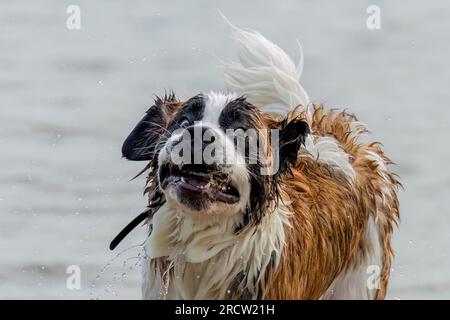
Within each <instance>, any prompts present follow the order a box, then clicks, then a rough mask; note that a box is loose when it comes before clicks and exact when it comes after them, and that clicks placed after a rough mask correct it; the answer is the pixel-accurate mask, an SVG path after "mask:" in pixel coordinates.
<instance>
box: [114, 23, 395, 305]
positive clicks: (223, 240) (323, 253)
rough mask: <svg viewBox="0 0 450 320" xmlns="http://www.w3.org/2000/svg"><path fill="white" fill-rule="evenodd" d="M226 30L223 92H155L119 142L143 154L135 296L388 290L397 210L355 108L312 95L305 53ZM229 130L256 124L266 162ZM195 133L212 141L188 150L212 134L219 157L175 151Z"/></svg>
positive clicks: (302, 295)
mask: <svg viewBox="0 0 450 320" xmlns="http://www.w3.org/2000/svg"><path fill="white" fill-rule="evenodd" d="M233 37H234V40H235V43H236V45H237V51H238V57H239V59H238V61H237V62H235V63H230V64H226V65H225V66H224V73H225V81H226V86H227V89H228V92H230V93H208V94H199V95H196V96H194V97H193V98H190V99H188V100H187V101H181V100H179V99H178V98H176V97H175V96H174V95H173V94H171V95H166V96H165V97H164V98H157V99H156V101H155V104H154V105H153V106H152V107H151V108H150V109H149V110H148V111H147V113H146V115H145V117H144V118H143V119H142V121H140V122H139V123H138V125H137V126H136V128H135V129H134V130H133V131H132V133H131V134H130V135H129V137H128V138H127V140H126V141H125V143H124V146H123V150H122V152H123V155H124V156H125V157H126V158H128V159H130V160H144V161H148V165H147V167H146V170H148V171H149V174H148V184H147V187H146V191H147V192H148V194H149V198H150V202H149V208H150V209H149V211H148V213H146V214H151V217H149V218H148V220H149V226H150V230H149V232H150V235H149V238H148V241H147V243H146V247H145V251H146V261H145V266H144V274H143V277H144V279H143V287H142V289H143V297H144V298H146V299H164V298H166V299H383V298H384V297H385V295H386V290H387V285H388V279H389V273H390V269H391V261H392V257H393V251H392V248H391V236H392V232H393V226H394V224H395V223H396V221H397V220H398V219H399V209H398V208H399V204H398V200H397V195H396V192H397V188H398V187H399V185H400V183H399V180H398V178H397V176H396V175H395V174H394V173H392V172H391V171H390V170H389V169H388V165H390V164H391V163H392V162H391V160H390V159H389V158H388V157H386V156H385V154H384V153H383V151H382V150H381V148H380V144H379V143H377V142H363V141H362V139H360V138H361V136H362V135H364V134H365V133H367V130H366V128H365V126H364V125H363V124H362V123H361V122H359V121H358V120H357V119H356V117H355V116H354V115H350V114H348V113H346V112H340V113H335V112H333V111H331V110H330V111H325V109H324V108H323V106H314V105H311V104H310V102H309V98H308V96H307V94H306V92H305V91H304V89H303V87H302V86H301V85H300V82H299V78H300V75H301V72H302V65H303V63H302V60H301V61H300V63H299V65H298V66H295V64H294V63H293V62H292V60H291V59H290V58H289V57H288V56H287V55H286V53H284V52H283V51H282V50H281V49H280V48H279V47H278V46H276V45H274V44H273V43H271V42H270V41H268V40H267V39H265V38H264V37H263V36H261V35H260V34H259V33H256V32H251V31H243V30H240V29H237V28H235V27H233ZM229 129H234V130H236V129H241V130H242V131H247V130H253V131H256V132H258V133H259V134H260V137H262V139H260V140H259V141H260V145H259V146H260V147H261V148H262V150H263V152H262V154H263V157H262V158H264V159H265V161H266V162H265V164H263V163H262V160H261V159H256V157H255V155H254V154H251V153H249V152H247V151H243V152H242V151H241V150H240V149H239V148H237V146H236V143H235V141H234V140H233V139H232V138H230V137H229V136H228V135H227V134H226V132H227V130H229ZM180 130H181V131H180ZM195 130H199V131H200V132H201V133H202V134H203V133H205V132H206V131H208V132H210V134H211V136H213V137H214V139H209V140H208V142H206V143H205V140H203V142H202V143H200V147H198V146H197V147H195V146H194V147H192V145H193V144H194V143H193V141H194V140H195V139H197V138H192V136H190V137H191V140H188V144H189V145H190V146H191V147H192V150H191V153H190V155H191V156H193V157H195V156H196V155H198V154H202V152H204V151H205V149H206V148H208V146H209V145H210V144H211V142H212V141H214V143H215V146H216V147H217V146H220V148H218V149H216V150H215V154H213V161H210V162H209V163H206V162H205V161H204V160H201V161H200V163H196V164H192V163H189V162H183V161H184V160H180V161H181V162H180V161H179V162H176V161H174V158H173V156H171V155H172V154H173V152H174V150H175V148H177V146H178V145H179V143H180V142H181V141H182V140H183V139H184V136H183V134H182V133H181V132H189V133H194V132H195ZM273 132H278V134H277V140H278V149H277V155H275V152H274V151H273V149H272V148H271V147H270V146H272V142H273V140H274V137H273V136H272V133H273ZM194 136H195V134H194ZM191 143H192V145H191ZM219 149H220V150H222V151H225V152H222V151H220V152H218V151H217V150H219ZM275 158H276V159H275ZM183 159H184V158H183ZM218 159H220V160H221V161H218ZM249 159H253V160H255V159H256V160H255V161H253V163H250V161H248V160H249ZM275 162H277V167H276V168H277V170H275V171H274V172H273V173H272V174H264V173H263V172H262V171H263V170H262V169H263V168H264V167H265V166H266V165H267V163H268V164H273V163H275Z"/></svg>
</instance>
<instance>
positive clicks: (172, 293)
mask: <svg viewBox="0 0 450 320" xmlns="http://www.w3.org/2000/svg"><path fill="white" fill-rule="evenodd" d="M288 215H289V213H287V212H286V211H284V210H283V209H281V208H280V209H277V211H275V212H273V213H271V214H268V215H266V216H264V217H263V218H262V220H261V222H260V224H259V225H258V226H257V227H255V228H250V229H247V230H244V231H243V232H242V233H240V234H234V233H233V230H234V227H235V226H236V224H237V221H235V220H234V219H235V216H231V217H229V216H228V217H224V218H225V219H218V220H216V221H214V223H211V220H210V217H207V216H205V217H203V218H202V219H199V220H196V221H193V220H190V219H187V218H186V217H185V216H184V215H183V214H182V213H180V212H178V211H177V209H175V208H171V207H170V206H169V205H167V204H166V205H164V206H163V207H162V208H161V209H160V210H159V211H158V212H157V213H156V214H155V216H154V218H153V223H152V229H153V232H152V234H151V235H150V238H149V239H148V242H147V244H146V255H147V261H146V263H145V264H144V283H143V285H142V294H143V298H144V299H224V298H226V297H228V296H230V295H232V294H233V292H230V291H229V290H228V288H229V287H230V285H231V283H232V281H233V280H234V279H235V278H236V276H237V275H238V274H239V272H241V271H243V270H244V271H245V270H248V274H247V281H245V282H244V283H242V284H241V285H240V286H239V287H240V288H245V289H246V290H248V292H249V294H250V296H251V297H253V298H256V294H257V292H256V288H255V285H254V284H255V282H254V280H257V281H264V275H265V271H266V268H267V266H268V264H269V263H270V259H271V254H272V252H273V251H275V252H276V253H277V257H279V256H280V255H281V251H282V248H283V245H284V241H285V228H286V225H287V224H288ZM205 221H207V223H205ZM162 257H167V259H168V262H167V264H166V265H162V264H161V261H160V259H158V258H162ZM274 262H275V265H274V267H275V268H276V267H277V265H278V263H279V261H278V260H276V261H274ZM169 275H170V276H169Z"/></svg>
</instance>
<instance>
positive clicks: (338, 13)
mask: <svg viewBox="0 0 450 320" xmlns="http://www.w3.org/2000/svg"><path fill="white" fill-rule="evenodd" d="M71 4H75V5H79V6H80V8H81V29H80V30H68V29H67V28H66V19H67V17H68V14H66V9H67V7H68V6H69V5H71ZM371 4H376V5H379V6H380V8H381V18H382V21H381V23H382V24H381V27H382V28H381V30H368V29H367V27H366V19H367V16H368V15H367V13H366V8H367V7H368V6H369V5H371ZM218 9H220V10H221V11H222V12H223V13H224V14H225V15H226V16H228V18H229V19H230V20H231V21H232V22H233V23H234V24H236V25H237V26H240V27H245V28H252V29H256V30H258V31H260V32H261V33H262V34H264V35H265V36H267V37H268V38H269V39H271V40H273V41H274V42H276V43H277V44H279V45H280V46H281V47H282V48H284V49H285V50H286V51H287V52H288V53H290V54H291V55H292V56H293V57H294V59H296V58H298V49H297V44H296V39H299V40H300V42H301V43H302V45H303V48H304V52H305V68H304V74H303V77H302V83H303V85H304V87H305V88H306V90H307V91H308V93H309V95H310V97H311V98H312V100H313V101H315V102H324V103H325V104H326V105H327V106H329V107H339V108H348V110H349V111H351V112H355V113H356V114H357V115H358V117H359V118H360V119H361V120H363V121H364V122H366V123H367V124H368V125H369V128H370V129H371V131H372V132H373V135H374V136H375V137H376V138H377V139H379V140H381V141H382V142H383V143H384V146H385V150H386V152H387V153H388V155H390V156H391V157H392V158H393V159H394V160H395V161H396V162H397V163H398V166H397V167H396V169H395V170H396V171H397V172H398V173H399V174H400V176H401V177H402V180H403V183H404V186H405V191H404V192H400V200H401V214H402V221H401V224H400V227H399V230H398V231H397V232H396V235H395V241H394V246H395V250H396V253H397V256H396V259H395V263H394V266H393V270H392V276H391V279H392V280H391V285H390V291H389V298H391V299H397V298H399V299H409V298H412V299H415V298H447V299H449V298H450V272H449V271H450V256H449V249H448V248H449V242H450V212H449V211H450V209H449V208H450V203H449V201H450V200H449V199H450V194H449V189H450V169H449V166H448V164H449V163H450V150H449V147H448V145H449V143H448V141H447V140H448V138H449V137H450V127H449V120H450V109H449V102H450V93H449V90H448V85H449V83H450V71H449V70H450V68H449V66H448V57H449V56H450V41H449V40H450V39H449V33H448V30H449V29H450V19H449V18H450V16H449V15H450V2H448V1H433V2H425V1H419V0H417V1H406V0H402V1H353V2H352V3H348V2H346V4H345V6H343V5H341V4H338V3H337V2H336V1H314V2H313V1H298V0H289V1H282V2H281V1H265V2H264V5H263V4H262V2H261V1H256V0H254V1H222V2H215V1H198V2H196V4H195V6H194V4H193V3H190V4H188V3H187V2H186V1H170V2H169V1H155V0H152V1H143V0H142V1H133V2H129V1H118V0H114V1H111V0H110V1H95V2H94V1H87V0H85V1H78V0H77V1H65V0H64V1H57V2H56V1H50V0H49V1H6V0H2V1H0V252H1V254H0V298H37V299H46V298H70V299H71V298H83V299H90V298H121V299H128V298H140V280H139V278H140V268H139V264H140V257H139V256H138V255H139V252H140V248H139V247H134V248H131V249H129V250H126V251H125V252H124V254H122V255H121V256H119V257H117V258H116V259H115V260H114V261H112V262H111V261H110V260H111V259H113V258H114V257H115V255H116V253H111V252H109V250H108V243H109V241H110V240H111V239H112V238H113V237H114V236H115V235H116V233H117V232H118V231H119V230H120V229H121V228H122V227H123V226H124V225H125V224H126V223H128V222H129V221H130V220H131V219H132V218H133V217H134V216H135V215H137V214H138V213H139V212H141V210H142V209H143V208H144V206H145V205H146V199H145V198H144V197H143V196H142V190H143V185H144V177H140V178H138V179H136V180H134V181H131V182H130V181H129V179H130V178H131V177H133V176H134V175H135V174H136V173H137V172H138V171H139V170H140V169H141V168H142V166H143V165H144V164H143V163H133V162H127V161H126V160H124V159H121V154H120V148H121V144H122V142H123V140H124V138H125V137H126V136H127V134H128V133H129V132H130V130H131V128H132V127H133V126H134V125H135V123H136V122H137V121H138V120H139V119H140V117H141V116H142V115H143V113H144V112H145V110H146V109H147V107H149V106H150V105H151V103H152V99H153V95H154V94H163V93H164V90H165V89H167V90H170V89H174V90H175V91H176V93H177V94H178V96H179V97H181V98H188V97H190V96H193V95H195V94H197V93H199V92H202V91H203V92H204V91H209V90H220V89H222V88H223V83H222V77H221V73H220V70H219V69H218V68H217V66H218V61H219V59H229V58H233V53H234V51H233V48H232V43H231V40H230V38H229V34H230V32H229V30H228V27H227V26H226V24H225V23H224V22H223V21H222V20H221V18H220V17H219V14H218V13H217V12H218V11H217V10H218ZM144 239H145V228H139V229H136V230H135V231H134V232H133V233H132V234H131V235H130V236H129V238H127V239H126V240H125V241H124V243H123V244H121V245H120V247H119V249H118V250H117V251H118V252H119V251H122V250H125V249H127V248H130V247H132V246H133V245H137V244H139V243H141V242H142V241H143V240H144ZM110 262H111V263H110ZM69 265H79V266H80V269H81V279H82V283H81V289H80V290H69V289H67V287H66V279H67V276H68V274H66V268H67V267H68V266H69ZM105 266H106V268H105V270H104V271H102V269H103V268H104V267H105Z"/></svg>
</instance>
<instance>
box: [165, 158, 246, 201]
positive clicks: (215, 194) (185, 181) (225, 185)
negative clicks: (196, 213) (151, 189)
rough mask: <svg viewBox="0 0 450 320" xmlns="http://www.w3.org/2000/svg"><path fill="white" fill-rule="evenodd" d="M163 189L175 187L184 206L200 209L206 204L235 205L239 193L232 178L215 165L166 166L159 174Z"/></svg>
mask: <svg viewBox="0 0 450 320" xmlns="http://www.w3.org/2000/svg"><path fill="white" fill-rule="evenodd" d="M159 179H160V183H161V187H162V188H163V189H166V188H167V187H169V186H172V187H175V188H176V191H177V193H178V194H179V197H180V198H181V200H182V202H183V204H186V205H190V206H195V207H199V206H201V204H202V203H203V204H204V203H205V202H214V201H220V202H224V203H228V204H233V203H236V202H238V201H239V192H238V190H237V189H236V188H235V187H234V186H233V185H232V183H231V181H230V177H229V176H228V175H227V174H225V173H223V172H222V171H220V170H219V168H218V167H216V166H214V165H205V164H185V165H173V164H165V165H163V166H162V167H161V169H160V172H159Z"/></svg>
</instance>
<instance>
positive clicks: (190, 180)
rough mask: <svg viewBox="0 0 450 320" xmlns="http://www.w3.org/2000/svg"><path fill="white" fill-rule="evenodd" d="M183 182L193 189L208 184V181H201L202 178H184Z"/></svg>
mask: <svg viewBox="0 0 450 320" xmlns="http://www.w3.org/2000/svg"><path fill="white" fill-rule="evenodd" d="M185 181H186V182H187V183H189V184H190V185H191V186H194V187H198V188H199V187H204V186H206V185H207V184H208V182H209V180H206V179H202V178H196V177H187V178H185Z"/></svg>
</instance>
